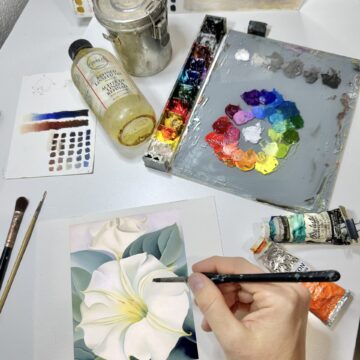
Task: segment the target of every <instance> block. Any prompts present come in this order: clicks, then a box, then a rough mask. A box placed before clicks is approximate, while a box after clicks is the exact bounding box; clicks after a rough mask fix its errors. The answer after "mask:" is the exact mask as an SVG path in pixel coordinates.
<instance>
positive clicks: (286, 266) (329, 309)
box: [251, 239, 352, 327]
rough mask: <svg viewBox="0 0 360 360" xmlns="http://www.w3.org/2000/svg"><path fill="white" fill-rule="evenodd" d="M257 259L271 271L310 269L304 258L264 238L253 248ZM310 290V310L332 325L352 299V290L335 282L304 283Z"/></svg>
mask: <svg viewBox="0 0 360 360" xmlns="http://www.w3.org/2000/svg"><path fill="white" fill-rule="evenodd" d="M251 250H252V252H253V253H254V254H255V257H256V259H257V261H259V262H260V264H261V265H263V266H264V267H265V268H267V269H268V270H269V271H270V272H293V271H299V272H304V271H310V270H311V268H310V267H309V265H307V264H306V262H305V261H303V260H302V259H300V258H298V257H296V256H294V255H292V254H290V253H289V252H287V251H286V250H285V248H283V247H282V246H281V245H279V244H277V243H274V242H270V241H268V240H265V239H264V240H262V241H260V242H259V243H257V244H256V245H254V246H253V247H252V248H251ZM302 285H304V286H305V287H306V288H307V289H308V290H309V292H310V295H311V301H310V311H311V312H312V313H313V314H314V315H315V316H316V317H318V318H319V319H320V320H321V321H322V322H323V323H325V324H326V325H328V326H329V327H331V326H332V325H333V324H334V322H335V321H337V320H338V318H339V317H340V315H341V313H342V312H343V310H344V307H345V305H346V304H347V303H349V302H350V301H351V298H352V296H351V292H350V291H349V290H345V289H343V288H342V287H341V286H339V285H337V284H335V283H327V282H314V283H302Z"/></svg>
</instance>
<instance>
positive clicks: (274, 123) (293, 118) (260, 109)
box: [205, 89, 304, 175]
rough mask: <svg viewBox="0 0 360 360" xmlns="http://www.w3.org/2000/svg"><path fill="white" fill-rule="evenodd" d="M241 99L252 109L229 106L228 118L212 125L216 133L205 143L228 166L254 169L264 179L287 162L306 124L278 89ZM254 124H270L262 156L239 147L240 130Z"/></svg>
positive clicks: (210, 134) (256, 92)
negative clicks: (242, 126)
mask: <svg viewBox="0 0 360 360" xmlns="http://www.w3.org/2000/svg"><path fill="white" fill-rule="evenodd" d="M241 98H242V99H243V100H244V102H245V103H246V104H247V105H249V106H250V109H246V110H245V109H242V108H241V107H240V106H239V105H233V104H229V105H227V106H226V107H225V114H226V115H223V116H220V117H219V118H218V119H217V120H216V121H215V122H214V123H213V125H212V128H213V131H212V132H210V133H208V134H207V135H206V136H205V141H206V142H207V143H208V145H209V146H210V147H212V148H213V150H214V153H215V155H216V156H217V157H218V159H219V160H220V161H222V162H224V163H225V164H226V165H227V166H229V167H237V168H238V169H239V170H241V171H250V170H253V169H255V170H256V171H258V172H259V173H261V174H263V175H267V174H270V173H272V172H274V171H275V170H276V169H277V168H278V166H279V159H284V158H286V156H287V155H288V153H289V151H290V148H291V147H292V146H293V145H294V144H296V143H298V142H299V141H300V136H299V133H298V130H299V129H301V128H303V127H304V120H303V118H302V117H301V115H300V112H299V110H298V108H297V107H296V104H295V103H294V102H292V101H286V100H284V97H283V96H282V95H281V94H280V93H279V92H277V91H276V90H275V89H273V90H272V91H267V90H261V91H259V90H256V89H255V90H251V91H248V92H244V93H243V94H242V95H241ZM253 120H263V121H268V123H269V124H270V125H271V127H270V128H269V129H268V131H267V135H268V140H267V141H261V142H260V146H261V151H259V152H256V151H255V150H254V149H252V148H250V149H247V150H243V149H242V148H241V147H240V146H239V140H240V129H239V128H238V127H237V126H241V125H244V124H247V123H248V122H250V121H253ZM256 126H257V127H258V126H259V123H257V124H256ZM256 126H254V128H255V127H256Z"/></svg>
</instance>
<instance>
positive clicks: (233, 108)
mask: <svg viewBox="0 0 360 360" xmlns="http://www.w3.org/2000/svg"><path fill="white" fill-rule="evenodd" d="M240 110H241V107H240V106H239V105H232V104H229V105H227V106H226V108H225V114H226V115H227V116H228V117H229V118H230V119H231V120H232V119H233V117H234V115H235V114H236V113H237V112H238V111H240Z"/></svg>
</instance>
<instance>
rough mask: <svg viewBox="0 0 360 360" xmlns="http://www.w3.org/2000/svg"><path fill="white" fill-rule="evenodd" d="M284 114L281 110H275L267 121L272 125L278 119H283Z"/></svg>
mask: <svg viewBox="0 0 360 360" xmlns="http://www.w3.org/2000/svg"><path fill="white" fill-rule="evenodd" d="M284 120H285V118H284V115H283V114H282V113H281V112H278V111H277V112H276V113H274V114H272V115H271V116H269V123H270V124H271V125H272V124H274V123H276V122H278V121H284Z"/></svg>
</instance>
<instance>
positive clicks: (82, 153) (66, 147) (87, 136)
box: [49, 128, 92, 172]
mask: <svg viewBox="0 0 360 360" xmlns="http://www.w3.org/2000/svg"><path fill="white" fill-rule="evenodd" d="M91 143H92V131H91V129H86V128H80V129H79V130H75V129H71V131H68V130H65V131H56V132H53V133H52V134H51V147H50V154H49V171H50V172H58V171H66V170H72V169H77V170H78V169H82V168H88V167H89V166H91V162H90V160H91Z"/></svg>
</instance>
